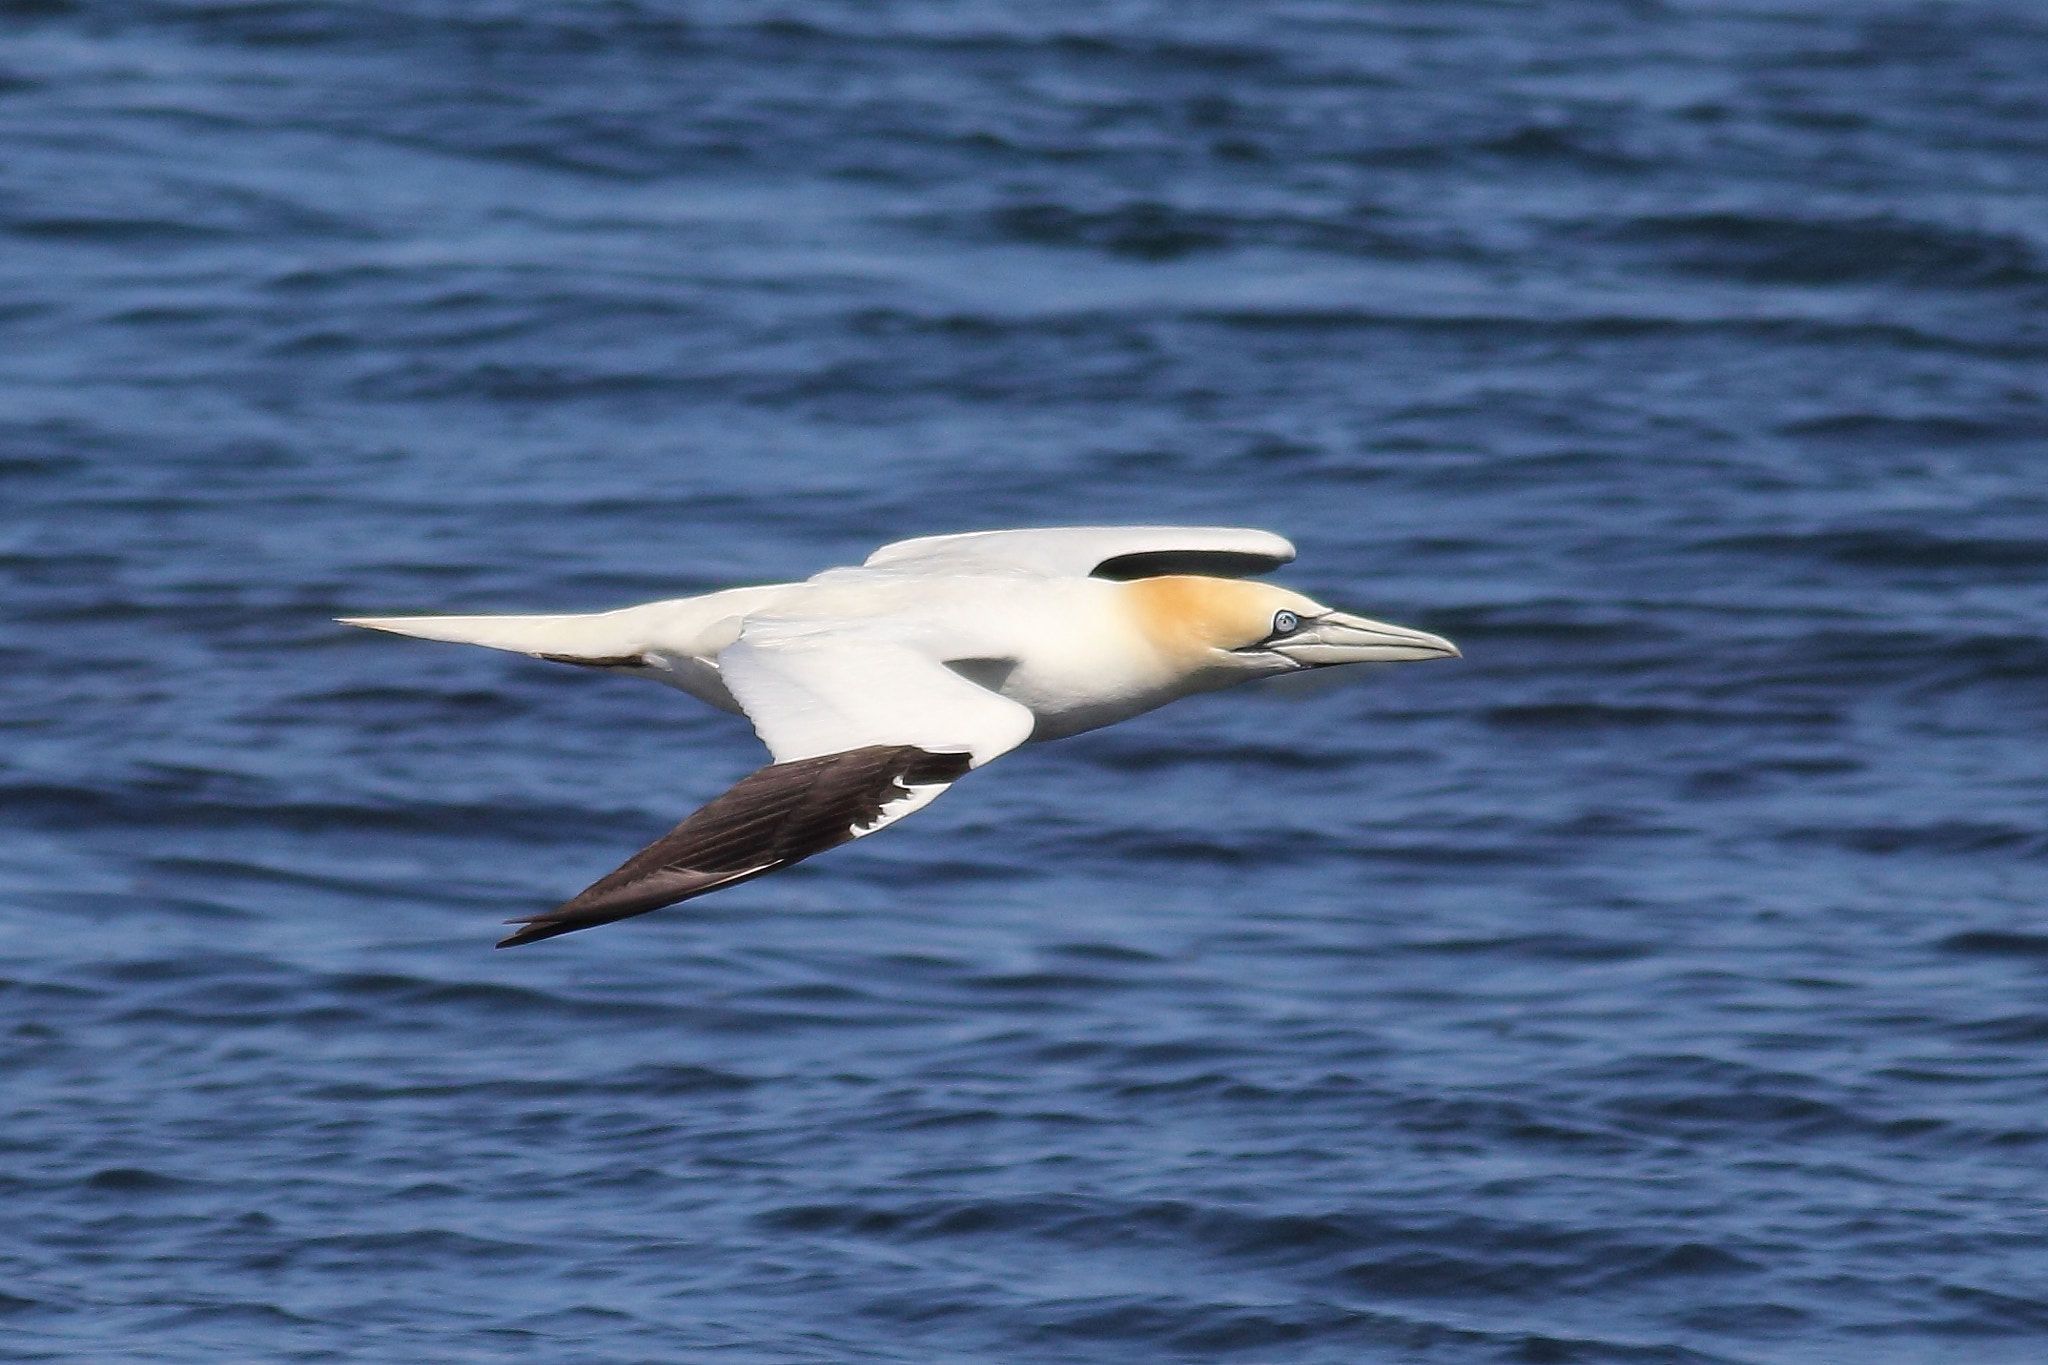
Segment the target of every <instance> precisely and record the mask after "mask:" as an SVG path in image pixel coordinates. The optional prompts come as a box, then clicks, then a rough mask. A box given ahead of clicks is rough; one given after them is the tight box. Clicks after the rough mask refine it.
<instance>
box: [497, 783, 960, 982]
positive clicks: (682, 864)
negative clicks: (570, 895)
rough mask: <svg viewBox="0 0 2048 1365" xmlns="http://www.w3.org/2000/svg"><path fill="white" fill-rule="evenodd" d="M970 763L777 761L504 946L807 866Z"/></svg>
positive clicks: (524, 922) (524, 925)
mask: <svg viewBox="0 0 2048 1365" xmlns="http://www.w3.org/2000/svg"><path fill="white" fill-rule="evenodd" d="M969 762H970V760H969V758H968V756H967V755H966V754H935V753H931V752H928V751H927V750H924V749H920V748H917V747H916V746H915V745H909V744H874V745H869V746H868V747H866V748H863V749H849V750H847V751H846V752H845V753H839V754H825V755H823V756H822V757H819V758H806V759H799V760H798V761H796V762H794V763H776V764H771V765H770V766H768V767H766V768H762V769H761V770H759V771H758V772H755V773H752V774H749V775H748V776H746V777H744V778H742V779H740V781H739V782H738V783H736V784H735V785H734V786H733V787H732V788H731V789H729V790H728V791H726V793H725V794H724V795H722V796H720V797H719V798H718V799H716V800H715V801H713V802H711V803H710V804H709V805H707V806H705V807H703V808H702V809H701V810H699V811H697V813H696V814H694V815H692V816H691V817H690V818H689V819H687V820H685V821H683V823H681V824H680V825H677V826H676V827H675V828H674V829H672V830H670V831H669V832H668V833H667V834H665V835H663V836H662V837H661V838H659V839H657V840H655V841H654V842H653V843H651V844H649V845H648V846H647V847H646V848H643V849H641V850H640V851H639V852H638V853H636V854H634V855H633V856H632V857H631V858H628V859H627V860H626V862H625V863H624V864H623V865H622V866H621V867H620V868H619V869H618V870H617V871H615V872H613V873H611V874H610V875H608V876H605V877H601V878H599V879H598V880H597V881H595V882H593V883H591V884H590V886H589V887H587V888H586V889H585V890H584V891H582V892H581V893H580V894H578V895H577V896H576V897H575V899H573V900H570V901H568V902H566V903H564V904H563V905H561V906H560V907H558V908H556V909H554V910H550V911H548V912H547V913H546V914H544V915H532V916H529V917H527V918H525V919H518V920H512V921H510V922H511V923H513V924H517V925H520V926H521V927H520V929H519V930H518V932H516V933H514V934H512V935H511V936H510V937H509V938H507V939H505V940H504V941H503V942H501V943H500V944H498V946H499V947H500V948H511V947H515V946H517V945H519V944H521V943H534V942H538V941H539V940H541V939H544V938H553V937H554V936H555V935H557V934H567V933H571V932H573V931H575V930H577V929H588V928H591V927H592V926H593V925H598V924H609V923H611V922H612V921H613V920H619V919H628V918H631V917H632V916H634V915H644V914H646V913H647V912H648V911H650V910H659V909H661V907H663V906H664V905H674V904H675V903H676V902H677V901H685V900H688V899H690V898H691V897H692V896H701V895H703V894H704V893H705V892H707V891H715V890H717V889H718V888H719V887H721V886H731V885H733V884H735V883H737V882H743V881H746V880H748V879H749V878H752V877H758V876H761V875H762V874H763V873H767V872H773V871H775V869H777V868H779V867H787V866H789V865H790V864H791V863H794V862H801V861H802V860H803V859H805V858H808V857H810V856H811V855H812V854H813V853H823V852H824V851H825V850H826V849H828V848H834V847H836V846H838V845H840V844H843V843H845V842H846V841H847V840H849V839H854V838H857V837H859V836H860V835H861V834H864V833H866V832H867V830H868V829H869V828H870V827H871V826H873V825H874V823H875V822H876V821H877V820H879V819H880V818H881V816H882V808H883V807H884V806H886V805H888V804H889V803H890V802H892V801H897V800H901V799H903V798H905V797H908V796H909V795H910V794H911V793H910V788H912V787H929V786H933V785H941V786H943V785H945V784H947V783H950V782H953V781H954V780H956V779H957V778H958V777H959V776H960V775H961V774H962V773H964V772H966V771H967V768H968V764H969Z"/></svg>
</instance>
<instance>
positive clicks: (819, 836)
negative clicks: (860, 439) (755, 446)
mask: <svg viewBox="0 0 2048 1365" xmlns="http://www.w3.org/2000/svg"><path fill="white" fill-rule="evenodd" d="M1293 557H1294V547H1293V546H1292V545H1290V544H1289V543H1288V542H1287V541H1286V540H1284V539H1282V538H1281V537H1279V536H1276V535H1273V534H1272V533H1270V532H1267V531H1258V530H1249V529H1240V528H1230V527H1170V526H1118V527H1093V526H1091V527H1059V528H1047V529H1035V530H1010V531H981V532H972V533H968V534H964V535H952V536H928V537H924V538H921V539H917V540H905V541H898V542H896V543H895V544H892V545H885V546H883V547H882V548H881V549H879V550H877V551H875V552H874V553H873V554H871V555H869V556H868V558H867V561H866V562H865V563H864V564H862V565H861V566H860V567H858V568H836V569H828V570H826V571H825V572H823V573H820V574H817V575H815V576H814V577H812V578H810V579H808V580H806V581H804V582H801V583H781V584H771V585H768V586H764V587H752V588H733V589H729V590H727V591H724V592H715V593H710V594H707V595H704V596H701V597H690V598H678V599H675V600H673V601H665V602H650V603H647V604H645V605H642V606H637V607H627V608H624V609H621V610H618V611H608V612H598V613H593V614H589V615H575V616H419V617H351V618H346V620H347V624H350V625H356V626H365V627H370V628H372V629H377V630H385V631H391V632H394V633H396V634H400V635H413V636H418V637H420V638H423V639H429V640H451V641H458V642H462V643H468V644H478V645H486V646H489V647H491V648H494V649H505V650H512V651H515V652H518V653H523V654H530V655H533V656H535V657H537V658H542V659H549V660H555V661H558V662H563V663H575V664H581V665H583V666H586V667H593V668H603V669H609V670H614V671H621V672H628V673H632V674H635V675H638V676H642V677H649V678H653V679H656V680H659V681H662V682H665V683H668V684H669V685H671V686H674V687H677V688H680V689H681V690H683V691H685V692H688V693H690V694H691V695H692V696H695V697H698V698H700V699H702V700H704V701H706V702H709V703H711V704H712V705H714V706H718V707H721V708H723V709H725V710H729V711H741V712H744V713H745V714H746V716H747V717H748V718H749V719H750V720H752V721H753V724H754V729H755V731H756V732H757V733H758V734H759V735H760V737H761V740H762V742H763V743H764V744H766V745H767V747H768V752H769V754H770V755H771V756H772V757H773V759H774V763H773V764H772V765H771V766H769V767H767V768H764V769H762V770H761V771H760V772H758V773H756V774H754V775H753V776H752V777H750V778H748V779H746V780H745V781H743V782H742V783H740V784H739V785H738V786H736V787H735V788H733V789H732V790H731V791H730V792H728V793H727V794H726V795H725V796H723V797H720V798H719V800H718V801H715V802H713V803H712V804H711V805H710V806H707V807H706V808H705V809H704V810H702V811H699V812H698V813H697V814H696V815H694V816H692V817H691V819H690V820H688V821H685V822H684V823H683V825H681V826H679V827H678V828H677V829H676V830H675V831H674V832H672V833H671V834H670V835H668V836H667V837H666V838H665V839H663V840H662V841H660V842H657V843H656V844H654V845H652V846H650V847H649V848H648V849H646V850H643V851H642V853H641V854H639V855H637V856H636V857H635V858H634V859H633V860H631V861H629V862H628V863H627V864H626V865H625V866H624V867H622V868H620V869H619V871H618V872H615V873H613V874H612V875H611V876H609V877H607V878H604V879H602V880H600V881H599V882H597V883H595V884H594V885H593V886H592V887H590V888H589V889H588V890H586V891H585V892H584V893H582V894H581V895H579V896H578V897H576V898H575V899H574V900H571V901H569V902H568V903H567V904H565V905H564V906H562V907H561V908H560V909H559V910H556V911H553V912H550V913H549V914H547V915H541V916H534V917H531V918H530V919H527V920H522V921H519V922H520V923H522V924H524V925H525V926H526V927H525V928H523V929H522V930H521V931H520V932H519V933H516V934H514V935H513V936H512V937H511V938H509V939H507V940H506V943H508V944H509V943H518V942H530V941H532V940H533V939H536V938H545V937H550V936H552V935H553V934H557V933H564V932H567V931H569V930H571V929H578V928H584V927H587V926H588V925H590V924H597V923H603V922H605V921H606V920H608V919H618V918H623V917H624V916H626V915H630V914H639V913H644V911H646V910H650V909H655V908H658V907H659V905H662V904H669V903H673V902H674V901H675V900H679V899H684V898H686V897H688V896H691V895H698V894H702V892H703V891H707V890H712V889H715V888H716V887H718V886H723V885H729V884H731V883H732V882H735V881H739V880H744V879H745V878H747V877H751V876H758V875H760V874H761V873H763V872H766V871H772V870H773V869H774V868H776V867H781V866H786V865H787V864H789V863H791V862H795V861H797V860H798V859H800V858H803V857H807V856H809V855H810V854H811V853H815V852H818V851H820V850H821V849H822V848H826V847H830V846H832V845H833V844H835V843H841V842H844V841H845V840H846V839H849V838H857V837H859V836H860V835H863V834H867V833H871V832H873V831H874V830H876V829H879V828H881V827H882V826H883V825H885V824H888V823H891V822H893V821H894V820H896V819H899V818H901V817H902V816H903V815H907V814H909V813H911V812H912V811H914V810H916V809H918V808H919V807H921V806H923V805H925V804H927V803H928V802H929V801H931V800H932V799H933V798H934V797H936V796H937V795H938V794H939V793H940V792H942V791H943V790H944V789H945V787H946V786H947V785H948V784H950V782H951V781H952V779H953V778H954V777H957V776H958V775H959V773H960V772H964V771H965V770H966V769H967V768H969V767H980V766H982V765H983V764H985V763H987V762H989V761H990V760H992V759H994V758H997V757H999V756H1001V755H1002V754H1005V753H1008V752H1009V751H1010V750H1012V749H1014V748H1016V747H1017V746H1018V745H1020V744H1023V743H1025V742H1026V741H1027V740H1033V739H1056V738H1060V737H1062V736H1065V735H1071V734H1077V733H1079V732H1081V731H1083V730H1090V729H1094V728H1096V727H1098V726H1101V725H1108V724H1112V723H1114V722H1116V721H1119V720H1124V719H1127V718H1129V717H1131V716H1134V715H1138V714H1140V713H1142V712H1145V711H1149V710H1152V709H1153V708H1154V707H1157V706H1161V705H1163V704H1165V703H1166V702H1169V701H1172V700H1174V699H1175V698H1177V697H1183V696H1187V695H1190V694H1191V693H1195V692H1202V691H1209V690H1212V689H1215V688H1218V687H1226V686H1229V685H1230V684H1232V683H1235V682H1239V681H1243V680H1244V679H1247V678H1252V677H1259V676H1265V675H1270V674H1275V673H1286V672H1295V671H1299V670H1302V669H1307V668H1319V667H1327V666H1330V665H1333V664H1342V663H1357V662H1400V661H1405V660H1416V659H1428V658H1438V657H1442V656H1445V655H1455V654H1456V653H1457V652H1458V651H1457V649H1456V647H1455V646H1453V645H1452V644H1451V643H1450V642H1449V641H1447V640H1445V639H1443V638H1441V637H1439V636H1435V635H1431V634H1428V633H1427V632H1424V631H1417V630H1410V629H1407V628H1406V627H1402V626H1391V625H1387V624H1385V623H1383V622H1378V621H1371V620H1367V619H1365V618H1363V617H1357V616H1350V615H1347V614H1345V613H1343V612H1339V611H1336V610H1333V609H1332V608H1329V607H1326V606H1324V605H1322V604H1321V603H1319V602H1315V601H1312V600H1310V599H1309V598H1306V597H1303V596H1301V595H1300V594H1298V593H1292V592H1288V591H1287V590H1285V589H1283V588H1278V587H1274V586H1272V585H1269V584H1263V583H1252V582H1248V581H1245V580H1244V578H1243V577H1242V575H1244V574H1248V573H1263V572H1265V571H1267V570H1269V569H1272V568H1275V567H1277V566H1279V565H1281V564H1284V563H1286V562H1287V561H1288V560H1291V559H1292V558H1293ZM671 892H678V893H679V894H670V893H671ZM649 902H651V903H649Z"/></svg>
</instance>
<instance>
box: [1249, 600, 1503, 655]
mask: <svg viewBox="0 0 2048 1365" xmlns="http://www.w3.org/2000/svg"><path fill="white" fill-rule="evenodd" d="M1265 647H1266V648H1267V649H1270V650H1272V651H1273V652H1274V653H1275V654H1281V655H1285V656H1286V657H1287V658H1289V659H1292V660H1293V661H1294V662H1296V663H1298V664H1300V665H1301V666H1303V667H1304V668H1320V667H1324V666H1326V665H1329V664H1393V663H1412V662H1415V661H1417V660H1421V659H1442V658H1452V659H1456V658H1461V657H1463V656H1462V655H1460V654H1459V652H1458V647H1457V646H1456V645H1454V644H1452V643H1451V642H1450V641H1449V640H1446V639H1445V638H1444V637H1443V636H1441V635H1431V634H1430V633H1429V632H1428V631H1426V630H1410V629H1409V628H1408V627H1406V626H1390V625H1388V624H1387V623H1386V622H1384V621H1368V620H1367V619H1366V618H1365V617H1363V616H1352V615H1349V614H1347V613H1345V612H1341V611H1333V612H1327V613H1325V614H1324V615H1322V616H1318V617H1315V618H1313V619H1311V620H1307V621H1303V622H1302V623H1301V629H1300V630H1297V631H1295V632H1294V634H1292V635H1288V636H1283V637H1282V638H1280V639H1278V640H1269V641H1267V642H1266V646H1265Z"/></svg>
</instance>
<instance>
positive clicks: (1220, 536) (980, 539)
mask: <svg viewBox="0 0 2048 1365" xmlns="http://www.w3.org/2000/svg"><path fill="white" fill-rule="evenodd" d="M1293 558H1294V546H1293V545H1292V544H1290V543H1289V542H1288V541H1287V540H1286V538H1285V537H1282V536H1276V535H1274V534H1273V533H1272V532H1271V531H1257V530H1253V529H1251V528H1249V527H1242V526H1048V527H1041V528H1038V529H1033V530H1019V531H970V532H968V533H966V534H965V535H957V536H924V537H921V538H920V539H917V540H899V541H897V542H896V543H895V544H893V545H884V546H883V547H882V548H881V549H879V550H877V551H875V552H874V553H873V554H871V555H869V556H868V557H867V561H866V563H865V564H863V565H862V566H861V567H863V568H867V569H905V570H913V571H917V572H926V571H930V572H946V573H962V572H973V571H975V570H988V569H1008V570H1012V571H1017V570H1022V571H1023V572H1025V573H1034V574H1044V575H1046V576H1047V577H1050V578H1086V577H1095V578H1115V579H1131V578H1150V577H1153V576H1154V575H1157V574H1172V573H1192V574H1207V575H1210V576H1211V577H1216V578H1243V577H1245V576H1247V575H1250V574H1262V573H1270V572H1271V571H1272V570H1274V569H1277V568H1279V567H1280V566H1281V565H1282V564H1285V563H1287V562H1288V561H1289V560H1291V559H1293Z"/></svg>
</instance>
